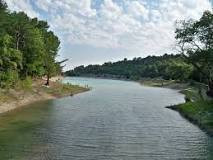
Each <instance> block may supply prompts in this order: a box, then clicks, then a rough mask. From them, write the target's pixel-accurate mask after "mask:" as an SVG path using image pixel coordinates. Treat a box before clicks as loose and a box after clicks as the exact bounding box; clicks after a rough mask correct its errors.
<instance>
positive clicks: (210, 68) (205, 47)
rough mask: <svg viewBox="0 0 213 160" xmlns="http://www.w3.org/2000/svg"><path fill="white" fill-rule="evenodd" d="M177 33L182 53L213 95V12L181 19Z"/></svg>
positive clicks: (209, 93)
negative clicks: (197, 17) (197, 18)
mask: <svg viewBox="0 0 213 160" xmlns="http://www.w3.org/2000/svg"><path fill="white" fill-rule="evenodd" d="M175 33H176V39H177V42H178V46H179V48H180V52H181V54H182V55H183V56H184V57H185V59H187V61H188V62H189V63H191V64H192V65H193V66H194V67H195V68H196V69H197V71H198V74H201V77H202V79H203V81H204V82H205V83H206V84H208V87H209V90H208V93H207V94H208V95H209V96H212V97H213V13H212V12H210V11H206V12H204V14H203V16H202V17H201V18H200V20H198V21H193V20H189V21H181V22H180V23H179V26H178V27H177V29H176V32H175Z"/></svg>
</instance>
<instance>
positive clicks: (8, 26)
mask: <svg viewBox="0 0 213 160" xmlns="http://www.w3.org/2000/svg"><path fill="white" fill-rule="evenodd" d="M59 45H60V41H59V39H58V37H57V36H56V35H55V34H54V33H53V32H52V31H50V30H49V26H48V24H47V22H45V21H40V20H38V19H37V18H34V19H31V18H30V17H28V16H27V15H26V14H25V13H24V12H10V11H9V10H8V9H7V4H6V3H5V2H4V1H3V0H0V87H1V88H5V87H6V88H10V87H15V83H16V82H17V81H18V80H19V79H21V80H24V81H23V82H26V85H28V84H27V83H28V80H29V77H42V76H45V75H46V76H47V77H49V78H50V77H51V76H54V75H55V74H59V73H60V72H61V67H60V65H59V63H58V62H56V60H55V58H56V56H57V55H58V50H59Z"/></svg>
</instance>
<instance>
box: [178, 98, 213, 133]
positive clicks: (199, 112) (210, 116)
mask: <svg viewBox="0 0 213 160" xmlns="http://www.w3.org/2000/svg"><path fill="white" fill-rule="evenodd" d="M175 109H176V110H178V111H179V112H180V113H181V114H182V115H183V116H184V117H186V118H187V119H189V120H191V121H192V122H194V123H196V124H198V125H199V126H200V127H201V128H203V129H204V130H206V131H207V132H208V133H209V134H210V135H213V101H196V102H188V103H185V104H181V105H178V106H176V107H175Z"/></svg>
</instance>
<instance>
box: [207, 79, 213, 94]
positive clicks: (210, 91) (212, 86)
mask: <svg viewBox="0 0 213 160" xmlns="http://www.w3.org/2000/svg"><path fill="white" fill-rule="evenodd" d="M207 95H208V96H209V97H213V81H212V80H211V81H209V85H208V91H207Z"/></svg>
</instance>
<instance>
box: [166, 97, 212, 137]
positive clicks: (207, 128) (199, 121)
mask: <svg viewBox="0 0 213 160" xmlns="http://www.w3.org/2000/svg"><path fill="white" fill-rule="evenodd" d="M200 103H212V102H211V101H207V102H200ZM212 104H213V103H212ZM195 106H196V104H194V105H193V107H195ZM186 107H189V104H188V103H184V104H179V105H173V106H168V107H166V108H168V109H171V110H173V111H176V112H178V113H179V114H180V115H181V116H182V117H183V118H185V119H186V120H188V121H189V122H191V123H193V124H194V125H196V126H198V127H199V128H200V129H201V130H203V131H204V132H205V133H206V134H208V135H209V136H210V137H213V127H212V125H208V123H206V122H205V121H204V120H203V119H204V118H205V117H204V116H206V113H205V112H202V111H201V110H200V113H198V115H195V114H193V113H190V112H188V111H187V108H186ZM199 107H201V106H199ZM202 107H203V106H202ZM209 114H212V112H210V113H209ZM209 123H212V121H210V122H209Z"/></svg>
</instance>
